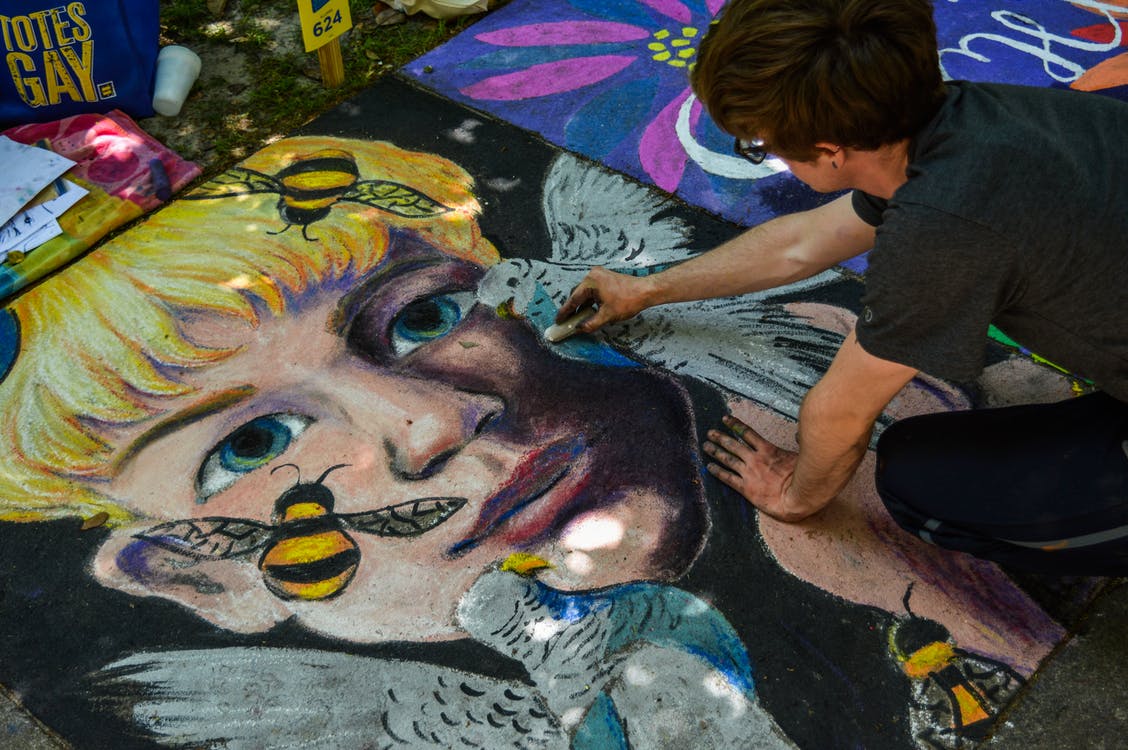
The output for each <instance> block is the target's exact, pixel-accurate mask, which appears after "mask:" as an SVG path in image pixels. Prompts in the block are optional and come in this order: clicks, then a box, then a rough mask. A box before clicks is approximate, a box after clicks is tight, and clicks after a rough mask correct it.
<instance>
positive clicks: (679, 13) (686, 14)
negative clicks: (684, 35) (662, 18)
mask: <svg viewBox="0 0 1128 750" xmlns="http://www.w3.org/2000/svg"><path fill="white" fill-rule="evenodd" d="M642 2H643V4H644V5H649V6H650V7H651V8H653V9H654V10H656V11H658V12H659V13H661V14H663V15H666V16H669V17H670V18H672V19H674V20H675V21H677V22H678V23H689V22H690V21H691V20H692V19H693V13H692V12H691V11H690V10H689V8H687V7H685V5H684V4H682V3H680V2H678V0H642Z"/></svg>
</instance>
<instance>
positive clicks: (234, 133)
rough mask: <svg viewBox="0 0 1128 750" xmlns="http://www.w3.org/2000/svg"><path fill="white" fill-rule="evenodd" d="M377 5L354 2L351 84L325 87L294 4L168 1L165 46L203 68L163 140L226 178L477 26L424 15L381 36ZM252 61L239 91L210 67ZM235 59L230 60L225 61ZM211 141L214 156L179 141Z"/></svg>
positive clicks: (347, 42) (347, 44)
mask: <svg viewBox="0 0 1128 750" xmlns="http://www.w3.org/2000/svg"><path fill="white" fill-rule="evenodd" d="M374 4H375V3H374V2H373V0H350V3H349V5H350V12H351V14H352V20H353V29H352V30H351V31H350V32H348V33H347V34H345V35H343V36H342V37H341V38H340V40H341V41H340V46H341V53H342V57H343V59H344V65H345V83H344V85H343V86H341V87H339V88H335V89H327V88H325V87H324V86H323V85H322V84H321V82H320V69H319V65H318V62H317V53H316V52H313V53H306V52H305V51H304V48H303V46H302V41H301V29H300V28H299V25H298V21H297V6H296V4H295V3H294V2H293V0H227V4H226V9H225V11H224V12H223V13H222V14H221V15H219V16H216V15H214V14H213V13H212V12H211V11H210V10H209V9H208V7H207V3H206V2H205V0H161V43H162V44H183V45H185V46H188V47H191V48H192V49H194V50H196V51H197V52H199V53H200V55H201V57H203V58H204V72H203V73H201V78H200V83H198V84H197V87H196V91H195V92H194V93H193V96H192V97H191V98H190V99H189V102H188V103H187V104H186V105H185V107H184V109H183V110H182V115H181V117H180V118H179V122H177V123H175V125H176V126H178V130H175V131H174V129H173V128H172V126H171V125H172V124H169V125H168V127H169V132H162V133H159V134H158V137H164V138H165V139H166V140H167V141H168V142H169V145H170V146H172V147H173V148H174V149H176V150H179V151H180V152H181V153H182V155H184V156H186V157H187V158H189V159H193V160H196V161H200V162H201V163H202V164H203V165H204V167H205V172H206V173H214V172H217V171H221V170H222V169H225V168H227V167H228V166H230V165H231V164H233V163H234V162H236V161H238V160H240V159H242V158H244V157H245V156H247V155H248V154H250V153H252V152H254V151H255V150H257V149H258V148H260V147H261V146H262V145H263V144H264V143H266V142H267V141H268V140H270V139H272V138H276V137H278V136H280V135H284V134H286V133H288V132H290V131H292V130H294V129H295V128H297V127H298V126H300V125H302V124H303V123H305V122H308V121H309V120H311V119H313V118H314V117H316V116H317V115H318V114H320V113H322V112H324V111H326V110H328V109H330V108H332V107H333V106H335V105H336V104H338V103H340V102H341V101H343V100H345V99H347V98H349V97H351V96H353V95H354V94H356V93H357V92H359V91H360V90H361V89H364V88H366V87H368V86H370V85H372V84H373V83H374V82H375V81H377V80H378V79H379V78H380V77H382V76H384V75H387V74H389V73H391V72H393V71H395V70H397V69H399V68H401V67H402V66H404V65H406V64H407V63H408V62H410V61H411V60H413V59H415V58H416V57H418V56H419V55H421V54H423V53H424V52H427V51H428V50H430V49H433V48H434V47H436V46H438V45H439V44H441V43H443V42H444V41H446V40H447V39H450V38H451V37H452V36H454V35H455V34H456V33H458V32H459V31H461V30H462V29H463V28H465V27H466V26H468V25H469V24H470V23H472V22H473V20H474V17H473V16H471V17H462V18H458V19H455V20H453V21H447V22H443V21H438V20H435V19H431V18H427V17H426V16H423V15H422V14H417V15H414V16H411V17H409V19H408V21H407V22H406V23H403V24H400V25H397V26H377V25H376V23H375V20H374V14H373V6H374ZM230 53H235V54H236V55H239V56H242V57H245V58H246V59H247V60H248V61H250V64H248V65H247V66H246V71H247V78H248V79H249V80H246V81H245V83H246V85H244V84H243V83H233V82H232V81H231V76H230V75H228V74H229V71H224V70H217V69H215V68H219V67H222V63H221V62H219V63H216V64H214V65H210V66H209V56H212V57H215V58H216V59H220V55H222V54H228V55H229V54H230ZM222 59H228V58H222ZM186 133H187V134H191V133H195V134H196V135H197V138H200V137H205V136H206V142H207V151H206V152H194V150H193V146H192V145H190V142H189V141H187V140H185V141H183V142H178V140H177V139H178V137H180V136H182V135H184V134H186Z"/></svg>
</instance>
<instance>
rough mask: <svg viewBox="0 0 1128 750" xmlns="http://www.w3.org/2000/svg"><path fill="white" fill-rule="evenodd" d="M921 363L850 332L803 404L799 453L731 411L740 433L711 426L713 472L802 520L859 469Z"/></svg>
mask: <svg viewBox="0 0 1128 750" xmlns="http://www.w3.org/2000/svg"><path fill="white" fill-rule="evenodd" d="M916 374H917V370H915V369H914V368H912V367H908V366H906V365H902V364H898V363H896V362H890V361H889V360H885V359H881V358H879V357H875V356H873V355H871V354H869V353H868V352H866V351H865V349H863V348H862V347H861V345H860V344H859V343H858V340H857V338H856V337H855V336H854V333H853V332H851V333H850V335H849V336H847V337H846V340H845V341H844V342H843V343H842V347H841V348H840V349H839V350H838V354H837V356H835V358H834V361H833V362H832V363H831V365H830V369H829V370H827V372H826V374H825V375H824V376H823V377H822V379H821V380H820V381H819V382H818V383H817V384H816V385H815V387H814V388H812V389H811V390H810V392H808V394H807V397H806V398H805V399H804V400H803V406H802V407H801V409H800V411H799V452H798V453H794V452H792V451H788V450H784V449H782V448H779V447H777V446H775V445H773V444H772V443H770V442H768V441H767V440H765V439H764V438H762V437H761V436H760V435H758V434H756V432H755V431H753V430H752V429H751V428H749V427H748V426H747V425H745V424H743V423H741V422H739V421H737V420H735V419H733V418H731V417H730V418H727V419H726V420H725V424H726V425H727V426H728V427H729V429H730V430H732V431H733V432H734V433H736V434H737V436H738V437H735V438H734V437H732V436H730V435H725V434H723V433H721V432H719V431H716V430H713V431H711V432H710V433H709V441H708V442H706V443H705V452H706V453H707V454H708V455H709V456H711V457H712V458H713V459H714V461H716V463H712V464H710V465H709V467H708V468H709V471H710V472H711V473H712V474H713V475H714V476H716V477H717V478H718V479H720V480H721V481H722V482H724V483H725V484H727V485H729V486H730V487H732V488H733V489H735V490H736V491H737V492H740V493H741V494H742V495H744V497H745V498H746V499H748V501H749V502H751V503H752V504H753V505H755V506H756V507H757V508H759V509H760V510H761V511H763V512H764V513H767V514H768V515H770V516H772V517H773V518H777V519H779V520H781V521H787V522H794V521H800V520H802V519H804V518H806V517H807V516H810V515H812V514H814V513H817V512H818V511H820V510H822V508H824V507H825V506H826V505H827V504H828V503H830V501H831V500H833V499H834V498H835V496H837V495H838V493H839V492H841V491H842V488H843V487H845V486H846V483H847V482H849V481H850V478H851V477H852V476H853V475H854V472H855V471H856V470H857V468H858V464H859V463H861V461H862V458H863V457H864V456H865V453H866V449H867V448H868V446H869V439H870V434H871V433H872V431H873V424H874V421H875V420H876V419H877V417H878V415H879V414H881V411H882V409H884V408H885V406H886V404H888V403H889V401H890V400H892V398H893V397H894V396H895V395H897V392H898V391H900V390H901V389H902V388H903V387H904V386H905V385H906V384H907V383H908V382H909V381H910V380H912V379H913V377H914V376H915V375H916Z"/></svg>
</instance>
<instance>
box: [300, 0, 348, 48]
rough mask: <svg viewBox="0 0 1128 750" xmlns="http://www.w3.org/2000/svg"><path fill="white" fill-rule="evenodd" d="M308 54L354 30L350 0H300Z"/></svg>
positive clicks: (303, 38)
mask: <svg viewBox="0 0 1128 750" xmlns="http://www.w3.org/2000/svg"><path fill="white" fill-rule="evenodd" d="M298 15H299V16H300V17H301V20H302V40H303V41H304V42H305V48H306V52H313V51H314V50H315V49H317V48H318V47H320V46H322V45H324V44H328V43H329V42H331V41H333V40H334V39H336V38H337V37H339V36H340V35H341V34H343V33H345V32H346V31H348V30H349V29H351V28H352V17H351V16H350V15H349V2H348V0H298Z"/></svg>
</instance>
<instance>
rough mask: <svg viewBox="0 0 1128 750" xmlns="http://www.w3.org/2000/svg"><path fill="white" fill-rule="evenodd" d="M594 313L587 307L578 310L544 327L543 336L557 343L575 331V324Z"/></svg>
mask: <svg viewBox="0 0 1128 750" xmlns="http://www.w3.org/2000/svg"><path fill="white" fill-rule="evenodd" d="M592 315H595V310H593V309H592V308H590V307H588V308H585V309H583V310H580V311H579V312H578V313H576V314H575V315H573V316H572V317H570V318H568V319H567V320H565V321H564V322H563V323H556V324H555V325H550V326H549V327H548V328H546V329H544V337H545V338H546V339H548V340H549V341H551V342H552V343H554V344H558V343H560V342H561V341H563V340H564V339H566V338H568V337H569V336H571V335H572V334H574V333H575V332H576V326H578V325H579V324H580V323H583V322H584V321H585V320H587V319H588V318H590V317H591V316H592Z"/></svg>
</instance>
